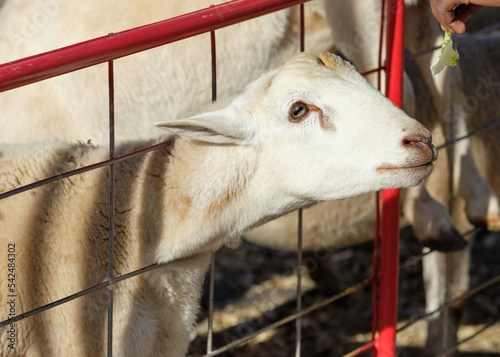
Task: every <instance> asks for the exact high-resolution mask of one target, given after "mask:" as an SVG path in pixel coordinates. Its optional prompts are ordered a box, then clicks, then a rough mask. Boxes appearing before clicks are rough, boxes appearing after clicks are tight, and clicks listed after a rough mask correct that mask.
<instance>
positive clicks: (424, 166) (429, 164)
mask: <svg viewBox="0 0 500 357" xmlns="http://www.w3.org/2000/svg"><path fill="white" fill-rule="evenodd" d="M433 161H434V160H430V161H427V162H424V163H422V164H420V165H413V166H393V165H387V166H382V167H378V168H377V171H378V172H380V173H386V172H390V173H397V172H403V171H404V172H418V171H422V170H428V169H429V168H431V169H432V167H433V165H432V162H433Z"/></svg>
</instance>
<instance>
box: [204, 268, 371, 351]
mask: <svg viewBox="0 0 500 357" xmlns="http://www.w3.org/2000/svg"><path fill="white" fill-rule="evenodd" d="M373 281H374V277H373V276H371V277H369V278H367V279H365V280H363V281H362V282H360V283H358V284H355V285H353V286H351V287H349V288H347V289H345V290H344V291H342V292H340V293H338V294H335V295H332V296H331V297H329V298H327V299H325V300H322V301H320V302H317V303H314V304H312V305H309V306H308V307H306V308H303V309H302V310H301V311H300V312H297V313H295V314H292V315H289V316H287V317H285V318H283V319H281V320H278V321H276V322H273V323H272V324H270V325H267V326H265V327H263V328H262V329H260V330H257V331H255V332H252V333H250V334H248V335H246V336H244V337H241V338H239V339H237V340H234V341H232V342H231V343H228V344H227V345H225V346H224V347H221V348H219V349H216V350H214V351H212V353H209V354H206V355H204V356H203V357H211V356H218V355H220V354H221V353H224V352H228V351H231V350H233V349H234V348H235V347H237V346H239V345H241V344H243V343H245V342H247V341H249V340H251V339H253V338H255V337H256V336H258V335H260V334H262V333H264V332H266V331H269V330H272V329H274V328H277V327H280V326H282V325H284V324H287V323H289V322H291V321H293V320H296V319H297V318H299V317H303V316H305V315H307V314H309V313H311V312H313V311H315V310H317V309H319V308H322V307H324V306H326V305H329V304H331V303H333V302H334V301H337V300H339V299H341V298H343V297H345V296H348V295H351V294H353V293H355V292H356V291H359V290H361V289H362V288H364V287H366V286H368V285H370V284H372V283H373Z"/></svg>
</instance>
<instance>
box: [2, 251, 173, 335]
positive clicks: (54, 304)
mask: <svg viewBox="0 0 500 357" xmlns="http://www.w3.org/2000/svg"><path fill="white" fill-rule="evenodd" d="M181 260H182V259H177V260H173V261H171V262H170V263H175V262H177V261H181ZM166 265H167V264H166V263H164V264H158V263H154V264H150V265H148V266H145V267H143V268H140V269H137V270H134V271H132V272H130V273H127V274H123V275H120V276H118V277H116V278H113V280H112V281H111V280H106V281H104V282H102V283H99V284H97V285H94V286H91V287H89V288H87V289H84V290H82V291H79V292H77V293H75V294H72V295H68V296H66V297H64V298H62V299H59V300H56V301H53V302H51V303H48V304H46V305H43V306H40V307H38V308H35V309H33V310H30V311H27V312H25V313H22V314H19V315H16V316H13V317H11V318H9V319H7V320H4V321H1V322H0V328H2V327H4V326H7V325H9V324H11V323H14V322H17V321H21V320H24V319H25V318H28V317H30V316H33V315H36V314H38V313H40V312H44V311H46V310H49V309H52V308H54V307H57V306H59V305H62V304H64V303H67V302H69V301H72V300H75V299H77V298H79V297H82V296H85V295H88V294H90V293H93V292H95V291H97V290H100V289H105V288H107V287H109V286H112V285H114V284H116V283H119V282H120V281H123V280H126V279H130V278H133V277H134V276H137V275H140V274H144V273H146V272H148V271H151V270H154V269H157V268H161V267H164V266H166Z"/></svg>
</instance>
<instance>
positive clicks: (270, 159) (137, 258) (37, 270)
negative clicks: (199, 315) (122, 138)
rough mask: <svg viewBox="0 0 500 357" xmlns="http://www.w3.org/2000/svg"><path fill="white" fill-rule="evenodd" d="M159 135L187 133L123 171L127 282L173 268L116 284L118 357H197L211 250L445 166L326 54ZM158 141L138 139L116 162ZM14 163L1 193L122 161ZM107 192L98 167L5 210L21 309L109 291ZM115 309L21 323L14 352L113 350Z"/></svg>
mask: <svg viewBox="0 0 500 357" xmlns="http://www.w3.org/2000/svg"><path fill="white" fill-rule="evenodd" d="M374 108H377V110H373V109H374ZM157 125H158V126H160V127H162V128H164V129H166V130H168V131H170V132H171V133H174V134H177V135H180V138H179V139H175V140H174V141H173V142H172V144H171V145H169V146H168V147H166V148H163V149H160V150H157V151H154V152H151V153H148V154H146V155H144V156H141V157H136V158H134V159H132V160H129V161H126V162H122V163H119V164H116V167H115V169H116V173H115V185H116V191H115V211H114V212H115V232H116V233H115V252H114V254H115V259H114V267H115V272H114V274H115V276H119V275H122V274H124V273H127V272H130V271H132V270H135V269H137V268H141V267H143V266H146V265H148V264H151V263H155V262H158V263H161V264H165V265H164V266H163V267H162V268H160V269H157V270H154V271H150V272H148V273H146V274H144V275H142V276H139V277H135V278H132V279H130V280H126V281H123V282H120V283H118V284H117V285H116V286H115V287H114V296H115V301H114V319H113V324H114V334H113V346H114V347H113V348H114V351H115V353H116V354H117V355H120V356H156V355H164V354H165V353H167V355H168V356H182V355H184V354H185V352H186V349H187V346H188V341H189V332H190V331H191V329H192V327H193V324H194V322H195V316H196V311H197V305H198V300H199V297H200V290H201V281H202V279H203V276H204V273H205V270H206V268H207V266H208V264H209V257H210V253H211V252H213V251H215V250H216V249H218V248H219V247H220V246H222V245H224V244H231V243H233V242H235V241H237V240H238V239H239V236H240V234H241V233H242V232H243V231H245V230H246V229H248V228H249V227H252V226H255V225H257V224H260V223H262V222H264V221H267V220H269V219H271V218H274V217H277V216H280V215H282V214H284V213H287V212H290V211H291V210H294V209H297V208H300V207H304V206H308V205H311V204H313V203H316V202H319V201H325V200H333V199H340V198H346V197H351V196H354V195H359V194H362V193H366V192H368V191H374V190H380V189H383V188H387V187H407V186H411V185H416V184H419V183H420V182H421V181H422V180H423V179H424V178H425V177H427V175H428V174H429V173H430V172H431V170H432V161H433V160H434V159H435V158H436V151H435V148H434V147H433V146H432V144H431V143H430V134H429V132H428V131H427V130H426V129H425V128H424V127H423V126H422V125H421V124H419V123H418V122H417V121H415V120H414V119H411V118H410V117H408V116H407V115H406V114H404V112H402V111H401V110H400V109H398V108H397V107H395V106H394V105H393V104H392V103H391V102H390V101H389V100H387V99H386V98H385V97H384V96H383V95H382V94H380V93H379V92H378V91H376V90H375V89H373V87H371V86H370V85H369V84H368V82H367V81H366V80H365V79H364V78H363V77H362V76H361V75H359V74H358V73H357V72H356V71H355V69H354V68H353V67H352V66H351V65H349V64H347V63H346V62H344V61H343V60H342V59H340V58H338V57H336V56H334V55H330V54H327V53H303V54H300V55H297V56H296V57H294V58H293V59H291V60H289V61H288V62H286V63H285V64H284V65H282V66H281V67H279V68H278V69H276V70H273V71H271V72H269V73H268V74H265V75H263V76H262V77H261V78H259V79H258V80H257V81H255V82H254V83H253V84H251V85H250V86H249V87H248V88H247V89H246V90H245V92H244V93H243V94H241V95H240V96H239V97H237V98H236V99H235V100H234V101H233V102H232V103H231V104H230V105H229V106H228V107H227V108H225V109H222V110H218V111H214V112H209V113H205V114H200V115H196V116H194V117H190V118H188V119H183V120H167V121H164V122H160V123H157ZM148 144H150V143H149V142H143V141H137V142H127V143H124V144H122V145H120V146H119V148H118V149H117V151H118V153H117V154H119V153H120V152H122V153H123V152H129V151H132V150H134V149H136V148H138V147H143V146H144V145H148ZM0 152H1V155H0V160H1V164H0V170H1V171H0V177H1V180H0V184H1V186H0V191H2V192H4V191H7V190H10V189H12V188H15V187H17V186H20V185H24V184H27V183H30V182H32V181H33V180H37V179H41V178H44V177H46V176H50V175H53V174H57V173H60V172H63V171H67V170H69V169H73V168H75V167H80V166H83V165H87V164H91V163H94V162H97V161H100V160H103V159H105V158H106V156H107V155H108V153H107V149H105V148H100V147H94V146H90V145H85V144H68V143H65V142H59V141H48V142H42V143H35V144H24V145H23V144H17V145H3V146H2V147H1V150H0ZM108 190H109V189H108V170H107V169H100V170H94V171H90V172H87V173H85V174H82V175H79V176H74V177H71V178H69V179H64V180H61V181H58V182H56V183H53V184H50V185H48V186H44V187H41V188H37V189H34V190H32V191H27V192H24V193H22V194H19V195H14V196H11V197H8V198H5V199H2V200H1V201H0V217H1V220H0V242H1V245H0V246H1V249H2V256H6V254H7V252H6V251H5V250H6V249H7V247H8V246H15V254H16V256H15V264H16V268H15V269H16V270H15V272H16V276H15V279H16V286H15V294H16V305H15V310H16V314H20V313H22V312H26V311H28V310H30V309H33V308H36V307H39V306H41V305H43V304H46V303H49V302H52V301H55V300H57V299H60V298H62V297H64V296H66V295H69V294H72V293H75V292H77V291H79V290H81V289H84V288H87V287H89V286H93V285H95V284H98V283H100V282H102V281H104V280H106V278H107V258H108V257H107V244H108V242H107V240H108V236H107V235H108V203H107V201H108V197H109V192H108ZM4 253H5V254H4ZM5 262H6V260H5V259H3V260H2V263H1V264H2V265H1V270H2V271H4V272H6V271H7V267H6V266H5ZM0 289H1V290H2V291H7V275H6V274H2V275H1V276H0ZM106 304H107V299H106V291H105V290H101V291H99V292H96V293H93V294H91V295H87V296H86V297H84V298H80V299H77V300H74V301H72V302H70V303H67V304H64V305H61V306H59V307H56V308H54V309H50V310H47V311H46V312H43V313H40V314H38V315H35V316H33V317H30V318H28V319H25V320H22V321H20V322H18V323H16V324H15V328H16V334H15V336H16V338H15V341H14V342H15V347H16V349H15V350H13V349H11V348H9V345H8V344H6V343H3V344H2V345H1V348H2V350H1V351H2V353H1V354H2V355H5V356H7V355H27V356H80V355H92V356H98V355H103V354H104V353H105V350H106V348H105V346H106V333H105V330H106V328H105V326H106V306H107V305H106ZM0 309H1V310H0V311H1V316H4V317H5V316H8V313H9V307H8V306H7V305H6V304H2V305H1V308H0ZM3 331H6V330H5V329H4V330H3ZM2 339H5V335H3V337H2Z"/></svg>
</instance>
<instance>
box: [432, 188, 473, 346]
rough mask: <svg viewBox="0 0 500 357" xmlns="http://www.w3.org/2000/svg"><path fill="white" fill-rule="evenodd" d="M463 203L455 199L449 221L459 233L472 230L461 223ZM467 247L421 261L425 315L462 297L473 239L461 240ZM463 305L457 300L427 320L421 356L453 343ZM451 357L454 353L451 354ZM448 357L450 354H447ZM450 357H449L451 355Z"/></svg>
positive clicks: (467, 285)
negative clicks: (464, 241) (466, 243)
mask: <svg viewBox="0 0 500 357" xmlns="http://www.w3.org/2000/svg"><path fill="white" fill-rule="evenodd" d="M464 205H465V201H464V200H463V199H461V198H456V199H455V200H454V204H453V212H454V214H453V221H454V222H455V225H456V227H457V229H459V230H460V231H461V232H465V231H468V230H470V229H471V228H472V226H471V225H470V223H469V222H467V220H466V219H465V210H464ZM465 238H466V239H467V241H468V243H469V244H468V245H467V247H466V248H465V249H463V250H462V251H460V252H454V253H447V254H443V253H439V252H433V253H432V254H429V255H427V256H426V257H424V259H423V270H424V285H425V288H426V311H427V312H428V313H429V312H432V311H435V310H436V309H438V308H439V307H440V306H442V304H443V303H444V302H445V301H450V300H452V299H455V298H457V297H459V296H461V295H463V294H464V293H465V292H467V290H468V289H469V281H470V277H469V264H470V254H471V246H472V243H473V240H474V235H473V234H469V235H466V237H465ZM464 307H465V301H463V300H459V301H457V302H455V303H454V304H452V305H451V306H449V307H448V308H447V309H445V310H444V311H442V312H440V313H436V314H434V315H432V316H431V317H430V318H429V320H428V332H427V341H426V346H425V350H424V355H425V356H437V355H438V354H439V353H441V352H443V351H444V350H446V349H449V348H452V347H453V346H455V345H456V343H457V332H458V327H459V324H460V321H461V318H462V315H463V311H464ZM454 353H455V354H454V355H455V356H456V355H458V352H454ZM448 355H450V354H448ZM452 355H453V354H452Z"/></svg>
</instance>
